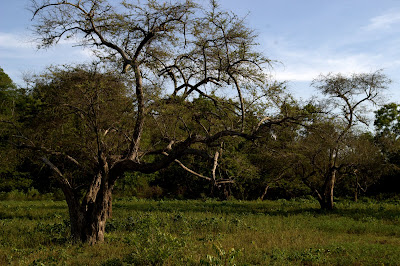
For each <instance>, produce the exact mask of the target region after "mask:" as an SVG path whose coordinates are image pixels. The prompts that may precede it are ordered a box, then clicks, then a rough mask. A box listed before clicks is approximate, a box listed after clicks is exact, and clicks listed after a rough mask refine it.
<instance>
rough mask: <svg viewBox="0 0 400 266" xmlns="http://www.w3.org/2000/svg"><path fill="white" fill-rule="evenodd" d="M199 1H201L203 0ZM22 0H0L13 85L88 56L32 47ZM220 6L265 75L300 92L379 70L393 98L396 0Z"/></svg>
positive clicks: (398, 84) (251, 0)
mask: <svg viewBox="0 0 400 266" xmlns="http://www.w3.org/2000/svg"><path fill="white" fill-rule="evenodd" d="M204 1H206V0H204ZM27 4H28V1H27V0H2V2H1V7H0V67H2V68H3V69H4V71H5V72H6V73H7V74H9V75H10V77H11V78H12V79H13V80H14V81H15V82H17V83H18V84H20V85H23V81H22V78H23V75H24V74H30V73H40V72H41V71H42V70H43V69H44V68H45V67H46V66H48V65H50V64H65V63H78V62H84V61H87V60H90V52H89V51H87V50H82V49H81V48H78V47H72V46H73V44H72V43H70V42H67V41H63V42H62V43H60V44H59V45H58V46H56V47H54V48H50V49H48V50H39V51H37V50H36V46H35V44H34V42H32V40H33V37H32V34H31V32H30V31H29V30H28V28H29V26H30V25H31V23H32V22H31V21H30V18H31V14H30V12H29V11H28V10H27V9H26V6H27ZM220 4H221V7H222V8H224V9H227V10H232V11H233V12H234V13H237V14H238V15H241V16H246V15H247V21H248V24H249V26H250V27H252V28H254V29H255V30H256V32H257V33H258V34H259V36H260V37H259V43H260V47H259V49H260V50H261V51H263V52H264V53H265V54H266V55H267V56H269V57H270V58H271V59H274V60H278V61H279V62H280V63H279V64H276V65H275V67H274V69H273V70H272V72H271V73H272V74H273V75H274V76H275V78H276V79H278V80H287V81H288V82H289V83H288V84H289V88H290V90H291V91H292V92H293V93H294V94H295V95H296V96H297V97H303V98H308V97H309V96H310V95H311V94H313V93H314V92H313V89H312V88H310V87H309V84H310V82H311V81H312V79H313V78H316V77H317V76H318V75H319V74H321V73H322V74H327V73H329V72H333V73H338V72H341V73H360V72H370V71H375V70H378V69H383V71H384V73H385V74H386V75H388V77H389V78H390V79H392V80H393V83H392V84H391V86H390V90H389V91H388V93H387V98H388V100H390V101H396V102H399V101H400V89H399V88H400V1H398V0H379V1H378V0H333V1H332V0H331V1H327V0H302V1H300V0H279V1H278V0H273V1H272V0H247V1H246V0H220Z"/></svg>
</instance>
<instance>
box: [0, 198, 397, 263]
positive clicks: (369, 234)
mask: <svg viewBox="0 0 400 266" xmlns="http://www.w3.org/2000/svg"><path fill="white" fill-rule="evenodd" d="M113 209H114V213H113V218H112V219H110V220H109V222H108V223H107V233H106V241H105V243H102V244H99V245H96V246H87V245H73V244H72V243H71V242H70V239H69V222H68V216H67V215H68V214H67V213H68V212H67V206H66V204H65V203H64V202H52V201H2V202H0V265H7V264H14V265H43V264H44V265H63V264H65V265H101V264H103V265H129V264H132V265H199V264H203V265H230V264H236V265H257V264H259V265H265V264H270V265H274V264H275V265H287V264H295V265H296V264H297V265H298V264H317V265H318V264H334V265H344V264H346V265H348V264H356V265H376V264H388V265H396V264H398V263H399V261H400V207H399V204H398V202H381V203H379V202H370V201H366V202H360V203H354V202H351V201H342V202H338V203H337V205H336V210H335V211H333V212H323V211H320V210H319V206H318V203H317V202H315V201H313V200H310V199H301V200H293V201H286V200H278V201H264V202H241V201H227V202H219V201H214V200H207V201H150V200H137V199H130V200H129V199H125V200H116V201H115V202H114V208H113Z"/></svg>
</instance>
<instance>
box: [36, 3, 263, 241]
mask: <svg viewBox="0 0 400 266" xmlns="http://www.w3.org/2000/svg"><path fill="white" fill-rule="evenodd" d="M143 2H144V3H142V4H134V3H133V2H129V1H122V2H121V4H120V5H118V6H113V4H112V3H114V2H111V1H110V2H109V1H106V0H32V11H33V18H34V20H35V21H36V24H35V26H34V29H35V32H36V33H37V36H38V39H39V41H40V44H41V45H40V46H41V47H49V46H52V45H55V44H57V43H58V42H59V41H60V40H61V39H62V38H64V37H66V38H72V39H73V40H76V41H77V42H79V43H80V44H81V45H83V46H85V47H90V48H93V50H94V51H95V52H96V54H97V55H98V56H99V57H100V58H101V59H102V61H103V62H111V63H112V64H113V65H114V66H116V67H117V69H120V70H122V73H123V74H124V75H125V76H126V77H127V78H131V79H132V83H133V85H132V89H133V99H134V102H133V109H134V110H132V114H133V117H132V119H131V124H130V125H131V126H129V127H127V128H126V129H125V130H124V132H123V136H124V142H123V144H121V145H118V149H110V148H109V147H110V145H109V144H108V143H109V142H110V141H113V137H112V136H111V131H112V130H111V129H112V128H103V127H92V133H91V134H93V136H94V140H95V143H96V145H95V146H94V147H95V149H94V150H90V152H88V154H87V158H86V159H89V158H90V160H89V161H91V162H92V163H90V164H84V163H82V162H80V161H79V160H78V159H77V158H74V156H73V155H72V154H68V151H66V150H65V147H63V146H60V147H57V148H58V149H60V150H51V149H48V148H47V147H44V146H42V145H40V143H34V141H32V142H31V144H32V146H35V147H36V149H38V150H40V152H41V153H42V154H43V156H42V160H43V161H44V162H45V163H46V164H47V165H48V166H49V167H50V168H51V169H52V170H53V172H54V174H55V176H56V177H57V178H58V180H59V183H60V185H61V186H62V189H63V191H64V194H65V197H66V201H67V203H68V208H69V214H70V220H71V232H72V236H73V237H74V238H75V239H79V240H81V241H83V242H89V243H91V244H94V243H96V242H98V241H103V239H104V230H105V223H106V220H107V218H108V217H110V216H111V202H112V201H111V194H112V189H113V187H114V185H115V182H116V181H117V180H118V179H119V178H121V177H122V176H123V173H124V172H126V171H132V172H135V171H136V172H141V173H153V172H156V171H158V170H160V169H163V168H165V167H167V166H168V165H169V164H171V163H173V162H179V158H181V157H182V156H185V155H187V154H196V155H198V156H200V155H201V154H204V153H202V152H201V151H200V152H199V150H200V148H201V147H204V146H211V147H219V146H220V142H218V140H219V139H221V138H225V137H229V136H235V137H243V138H247V139H253V138H254V136H255V135H256V133H257V131H258V130H259V129H260V128H262V127H263V126H264V125H265V124H268V123H269V122H271V120H269V119H263V120H261V122H260V123H256V124H255V125H254V127H253V128H251V130H250V129H247V130H246V128H250V127H249V125H246V103H245V101H244V97H245V93H246V91H252V92H254V91H255V89H257V88H260V87H266V80H267V79H266V75H265V73H264V70H265V66H269V64H270V60H268V59H267V58H265V57H264V56H263V55H262V54H260V53H258V52H257V51H256V50H255V47H256V42H255V40H256V37H257V36H256V34H254V32H253V31H252V30H251V29H249V28H248V27H246V25H245V23H244V21H243V19H241V18H239V17H237V16H236V15H234V14H231V13H227V12H222V11H220V10H219V8H218V5H217V4H216V2H215V1H211V5H210V7H209V8H206V7H203V6H201V5H198V4H196V3H195V2H193V1H190V0H188V1H165V2H161V1H154V0H149V1H143ZM229 90H233V91H236V93H237V97H236V98H234V99H228V98H227V97H223V94H224V93H226V92H228V91H229ZM216 95H219V97H216ZM231 95H232V94H231ZM196 97H203V98H207V99H209V100H210V101H211V102H213V104H214V105H215V106H217V108H216V109H217V111H218V113H214V114H213V116H214V118H219V121H222V119H221V118H222V117H226V116H225V115H221V113H222V114H226V113H229V114H230V117H231V119H230V120H228V121H225V122H221V123H217V122H216V120H214V121H211V120H207V119H203V120H201V119H198V117H196V116H192V117H187V113H185V110H187V107H188V106H190V104H191V101H192V100H193V99H194V98H196ZM185 106H186V107H185ZM171 110H173V113H174V115H173V116H171V112H169V111H171ZM75 111H79V110H78V109H75ZM79 112H80V115H81V116H83V117H85V116H86V117H87V116H91V115H93V113H92V114H89V113H87V112H86V113H85V112H84V111H79ZM168 117H170V118H171V117H173V120H172V121H171V119H169V120H168V119H166V118H168ZM188 119H190V120H191V121H192V122H193V123H188ZM86 120H87V121H89V120H90V119H89V118H86ZM165 120H168V123H167V124H166V123H164V122H165ZM94 121H96V120H94ZM128 124H129V123H128ZM157 130H158V131H159V132H160V134H158V137H153V138H150V137H148V135H146V132H154V131H157ZM153 136H157V134H154V135H153ZM45 138H46V137H45V136H43V138H42V140H43V139H45ZM38 142H40V141H38ZM113 147H115V146H113ZM46 153H50V154H51V155H52V158H55V159H53V160H52V161H51V160H50V159H49V157H48V156H45V154H46ZM57 156H59V157H63V160H68V161H69V163H70V164H72V165H73V167H80V166H81V165H90V166H91V167H92V168H91V171H90V173H92V174H91V176H89V177H87V178H89V179H88V181H89V183H88V185H87V186H86V192H85V196H84V197H83V200H80V197H79V195H78V190H77V188H76V187H74V186H72V185H71V182H70V178H71V176H72V175H73V174H71V172H69V168H68V167H65V166H67V165H68V164H65V165H64V166H63V167H62V168H61V167H59V166H58V165H57V162H58V161H57ZM92 158H94V160H92ZM212 158H213V159H215V158H216V159H218V153H217V152H216V153H215V154H214V156H212ZM80 159H81V160H85V158H80ZM215 161H217V160H214V163H213V166H212V167H213V169H212V172H213V173H215V167H216V166H217V163H215Z"/></svg>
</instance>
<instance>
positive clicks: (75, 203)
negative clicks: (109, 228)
mask: <svg viewBox="0 0 400 266" xmlns="http://www.w3.org/2000/svg"><path fill="white" fill-rule="evenodd" d="M103 181H104V180H103ZM93 185H94V186H93ZM93 192H96V193H93ZM64 194H65V197H66V200H67V204H68V210H69V216H70V223H71V236H72V239H73V240H74V241H75V242H82V243H88V244H90V245H94V244H96V243H97V242H102V241H104V234H105V229H106V221H107V219H108V218H110V217H111V213H112V188H110V187H108V186H107V184H104V185H103V184H101V183H98V182H94V184H92V186H91V187H90V189H89V192H88V194H87V195H86V197H85V198H84V200H83V202H82V203H81V204H80V203H79V197H77V195H75V193H72V192H71V191H67V193H66V192H64Z"/></svg>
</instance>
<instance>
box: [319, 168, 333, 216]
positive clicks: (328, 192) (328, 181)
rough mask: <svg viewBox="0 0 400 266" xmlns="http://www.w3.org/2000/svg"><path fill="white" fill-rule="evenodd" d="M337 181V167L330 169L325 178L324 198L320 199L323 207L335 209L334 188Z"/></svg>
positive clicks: (324, 208)
mask: <svg viewBox="0 0 400 266" xmlns="http://www.w3.org/2000/svg"><path fill="white" fill-rule="evenodd" d="M335 181H336V169H332V170H331V171H329V174H328V175H327V176H326V178H325V183H324V188H323V194H322V199H321V200H320V201H319V203H320V205H321V209H323V210H333V207H334V202H333V189H334V187H335Z"/></svg>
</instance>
